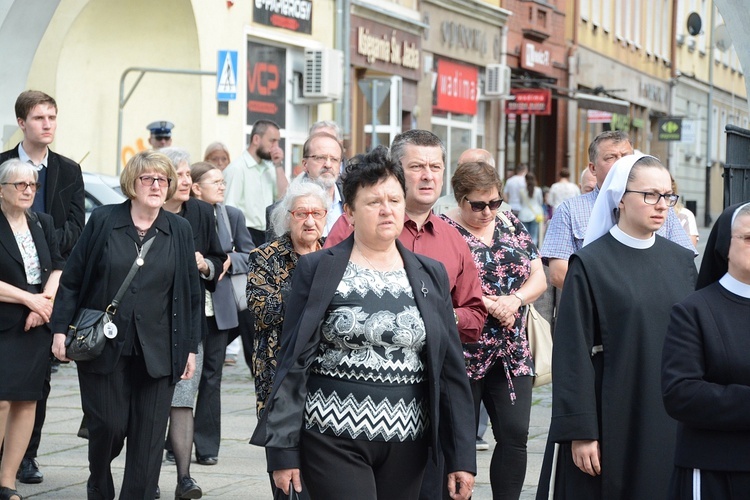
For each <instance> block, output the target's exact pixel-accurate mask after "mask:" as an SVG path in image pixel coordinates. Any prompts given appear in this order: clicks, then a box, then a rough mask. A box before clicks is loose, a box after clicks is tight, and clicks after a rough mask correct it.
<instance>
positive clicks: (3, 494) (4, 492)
mask: <svg viewBox="0 0 750 500" xmlns="http://www.w3.org/2000/svg"><path fill="white" fill-rule="evenodd" d="M40 482H41V481H40ZM196 498H200V497H196ZM0 500H23V497H22V496H21V494H20V493H19V492H17V491H16V490H14V489H11V488H8V487H7V486H0Z"/></svg>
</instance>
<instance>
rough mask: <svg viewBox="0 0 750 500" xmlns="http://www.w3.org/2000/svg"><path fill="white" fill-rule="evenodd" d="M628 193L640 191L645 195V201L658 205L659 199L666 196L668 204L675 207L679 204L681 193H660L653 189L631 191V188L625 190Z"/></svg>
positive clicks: (665, 200)
mask: <svg viewBox="0 0 750 500" xmlns="http://www.w3.org/2000/svg"><path fill="white" fill-rule="evenodd" d="M627 193H638V194H642V195H643V202H644V203H646V204H647V205H656V204H657V203H659V200H661V199H662V198H664V202H665V203H666V204H667V206H668V207H673V206H675V205H677V200H679V199H680V195H678V194H674V193H669V194H660V193H656V192H652V191H630V190H629V189H626V190H625V194H627Z"/></svg>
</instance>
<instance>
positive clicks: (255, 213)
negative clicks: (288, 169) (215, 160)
mask: <svg viewBox="0 0 750 500" xmlns="http://www.w3.org/2000/svg"><path fill="white" fill-rule="evenodd" d="M280 137H281V134H280V133H279V126H278V125H276V124H275V123H274V122H272V121H270V120H258V121H257V122H255V124H254V125H253V130H252V131H251V132H250V145H249V146H248V147H247V150H245V151H243V152H242V155H240V157H239V158H238V159H236V160H234V161H233V162H232V163H230V164H229V165H228V166H227V168H226V169H225V170H224V180H225V181H226V183H227V189H226V194H225V203H226V204H227V205H230V206H233V207H236V208H238V209H240V210H242V213H243V214H245V220H246V223H247V228H248V229H249V230H250V235H251V236H252V238H253V243H254V244H255V246H256V247H258V246H260V245H262V244H263V243H265V241H266V235H265V229H266V207H267V206H268V205H270V204H271V203H273V202H274V201H277V200H279V199H281V198H282V197H283V196H284V193H285V192H286V187H287V186H288V185H289V181H288V180H287V178H286V174H285V172H284V150H283V149H281V147H279V139H280Z"/></svg>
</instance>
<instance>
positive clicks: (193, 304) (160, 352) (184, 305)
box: [50, 200, 204, 383]
mask: <svg viewBox="0 0 750 500" xmlns="http://www.w3.org/2000/svg"><path fill="white" fill-rule="evenodd" d="M123 215H124V216H127V217H129V216H130V201H129V200H128V201H125V202H123V203H121V204H119V205H105V206H103V207H99V208H97V209H96V210H94V212H93V213H92V214H91V218H90V219H89V221H88V223H87V224H86V227H85V228H84V231H83V234H82V235H81V238H80V239H79V241H78V244H77V245H76V246H75V247H74V248H73V252H72V253H71V254H70V257H69V258H68V261H67V263H66V264H65V269H64V270H63V273H62V277H61V278H60V286H59V288H58V290H57V297H56V299H55V307H54V310H53V312H52V319H51V321H50V326H51V328H52V333H65V332H66V331H67V328H68V325H69V324H70V323H71V321H72V320H73V317H74V315H75V313H76V311H77V310H78V309H79V308H80V307H88V308H92V309H99V310H104V308H105V307H106V306H107V305H108V303H109V301H110V300H111V299H112V297H109V296H108V294H107V293H106V290H105V287H106V284H105V283H101V282H98V281H97V280H96V279H94V276H95V275H96V273H95V272H94V269H93V268H94V266H95V265H97V261H98V259H99V257H100V256H101V255H102V252H103V249H104V245H105V244H106V243H107V240H108V239H109V236H110V233H111V232H112V228H113V219H114V218H115V217H116V216H119V217H122V216H123ZM164 215H165V216H166V218H167V221H168V223H169V228H170V230H171V234H170V242H171V244H172V245H173V249H174V254H175V255H176V262H175V263H174V264H175V274H174V279H173V281H172V283H171V287H172V295H173V296H172V301H171V302H172V303H171V304H164V307H169V308H171V318H172V320H171V325H170V335H169V336H166V335H164V336H163V337H159V338H157V339H156V341H155V342H153V343H152V347H151V349H152V350H150V351H149V352H144V359H145V362H146V366H147V367H149V368H153V369H149V372H152V371H153V372H165V371H166V372H170V371H171V374H172V375H171V380H172V383H177V382H178V381H179V380H180V375H182V373H183V372H184V370H185V364H186V362H187V357H188V354H189V353H190V352H197V348H198V343H199V342H200V330H199V329H198V328H194V327H193V325H200V324H201V319H202V317H203V316H204V315H203V310H202V309H201V304H202V300H201V299H202V291H201V286H200V278H199V277H198V268H197V266H196V264H195V249H194V246H193V232H192V230H191V229H190V224H189V223H188V222H187V221H186V220H185V219H183V218H182V217H180V216H178V215H175V214H172V213H169V212H164ZM165 286H168V285H165ZM119 338H120V337H119V336H118V337H116V338H115V340H114V341H108V342H107V345H106V347H105V348H104V352H103V353H102V354H101V356H99V357H98V358H96V359H94V360H92V361H79V362H77V363H78V368H79V370H80V371H81V372H84V373H87V372H88V373H97V374H108V373H111V372H112V370H114V368H115V365H116V364H117V361H118V360H119V358H120V355H121V353H122V348H123V343H124V342H122V341H121V340H124V339H120V340H118V339H119ZM152 364H153V365H154V366H153V367H152V366H150V365H152Z"/></svg>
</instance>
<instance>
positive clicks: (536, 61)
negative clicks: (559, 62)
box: [521, 40, 552, 73]
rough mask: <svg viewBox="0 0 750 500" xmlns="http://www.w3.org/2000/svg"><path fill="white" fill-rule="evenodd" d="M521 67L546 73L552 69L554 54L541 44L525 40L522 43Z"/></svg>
mask: <svg viewBox="0 0 750 500" xmlns="http://www.w3.org/2000/svg"><path fill="white" fill-rule="evenodd" d="M521 67H522V68H525V69H531V70H534V71H539V72H541V73H545V72H547V71H549V70H551V69H552V55H551V53H550V51H549V50H548V49H545V48H544V47H542V46H541V45H539V44H536V43H534V42H530V41H528V40H524V42H523V43H522V44H521Z"/></svg>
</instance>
